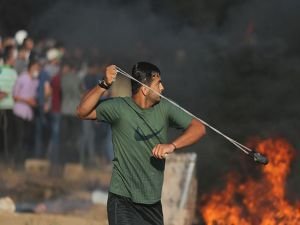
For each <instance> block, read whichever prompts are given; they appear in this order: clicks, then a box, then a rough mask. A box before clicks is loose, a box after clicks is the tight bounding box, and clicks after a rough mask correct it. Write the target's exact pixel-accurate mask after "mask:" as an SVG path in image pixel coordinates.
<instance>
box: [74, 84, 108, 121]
mask: <svg viewBox="0 0 300 225" xmlns="http://www.w3.org/2000/svg"><path fill="white" fill-rule="evenodd" d="M105 91H106V90H105V89H104V88H101V87H99V86H98V85H97V86H95V87H94V88H93V89H91V90H90V91H88V92H87V93H86V94H85V95H84V96H83V97H82V99H81V101H80V104H79V105H78V107H77V115H78V117H80V118H84V117H86V116H88V115H89V114H90V113H91V112H92V111H93V110H94V109H95V108H96V106H97V103H98V102H99V99H100V98H101V96H102V95H103V94H104V92H105Z"/></svg>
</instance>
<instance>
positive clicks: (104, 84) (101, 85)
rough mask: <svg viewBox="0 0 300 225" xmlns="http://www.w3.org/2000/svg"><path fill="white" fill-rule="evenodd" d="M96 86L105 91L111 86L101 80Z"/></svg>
mask: <svg viewBox="0 0 300 225" xmlns="http://www.w3.org/2000/svg"><path fill="white" fill-rule="evenodd" d="M98 86H99V87H101V88H104V89H106V90H107V89H109V88H110V86H111V85H108V84H106V82H105V80H104V79H103V80H99V81H98Z"/></svg>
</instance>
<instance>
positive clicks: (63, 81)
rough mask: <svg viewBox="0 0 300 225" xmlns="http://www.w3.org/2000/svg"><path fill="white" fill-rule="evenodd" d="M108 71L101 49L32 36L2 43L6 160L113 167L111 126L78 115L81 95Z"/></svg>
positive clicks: (0, 103)
mask: <svg viewBox="0 0 300 225" xmlns="http://www.w3.org/2000/svg"><path fill="white" fill-rule="evenodd" d="M105 66H106V63H105V62H104V61H103V59H100V56H99V52H98V51H97V50H96V49H93V50H91V51H86V52H84V51H83V50H82V49H80V48H78V47H75V48H71V49H68V48H66V47H65V46H64V45H63V44H62V43H59V42H57V41H55V40H52V39H49V40H41V41H35V40H33V39H32V38H31V37H29V36H27V37H24V39H23V40H22V41H17V40H16V38H15V37H5V38H0V128H1V130H0V152H1V153H2V154H3V155H4V156H5V158H6V159H9V160H11V161H12V162H16V163H23V162H24V160H26V159H27V158H39V159H45V158H46V159H49V160H51V162H52V163H53V164H57V165H60V164H62V163H65V162H67V161H79V162H80V163H81V164H83V165H85V166H92V165H95V163H97V162H96V161H97V160H98V159H99V160H98V162H99V161H100V162H101V163H103V164H109V162H110V161H111V159H112V158H113V150H112V144H111V137H110V136H111V133H110V132H111V131H110V127H109V126H108V125H107V124H105V123H100V122H95V121H80V120H79V119H77V118H76V115H75V112H76V106H77V105H78V104H79V101H80V98H81V96H82V95H83V94H84V93H85V92H86V91H88V90H90V89H91V88H93V87H94V86H95V85H96V84H97V82H98V80H100V79H101V78H102V76H103V75H102V74H103V72H102V71H103V69H104V68H105ZM110 94H111V93H109V92H108V94H107V95H106V96H105V98H107V97H109V95H110Z"/></svg>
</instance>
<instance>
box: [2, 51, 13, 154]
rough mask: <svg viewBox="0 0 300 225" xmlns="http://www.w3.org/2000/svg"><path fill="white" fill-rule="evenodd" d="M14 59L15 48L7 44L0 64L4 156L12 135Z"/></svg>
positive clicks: (9, 147)
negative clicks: (0, 64)
mask: <svg viewBox="0 0 300 225" xmlns="http://www.w3.org/2000/svg"><path fill="white" fill-rule="evenodd" d="M15 61H16V49H15V48H14V47H13V46H7V47H5V48H4V51H3V63H4V64H3V65H2V66H0V128H1V130H0V137H1V139H0V149H2V147H3V149H4V152H5V154H6V157H8V155H9V150H10V149H11V146H12V143H13V141H14V140H13V137H14V125H13V113H12V109H13V105H14V99H13V96H12V92H13V87H14V84H15V82H16V80H17V72H16V70H15V69H14V65H15Z"/></svg>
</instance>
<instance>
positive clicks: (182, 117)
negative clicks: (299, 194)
mask: <svg viewBox="0 0 300 225" xmlns="http://www.w3.org/2000/svg"><path fill="white" fill-rule="evenodd" d="M166 105H167V112H168V118H169V126H170V127H173V128H176V129H186V128H187V127H188V126H189V124H190V123H191V121H192V119H193V117H192V116H190V115H188V114H187V113H186V112H184V111H183V110H181V109H180V108H178V107H176V106H175V105H173V104H171V103H169V102H167V101H166Z"/></svg>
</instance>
